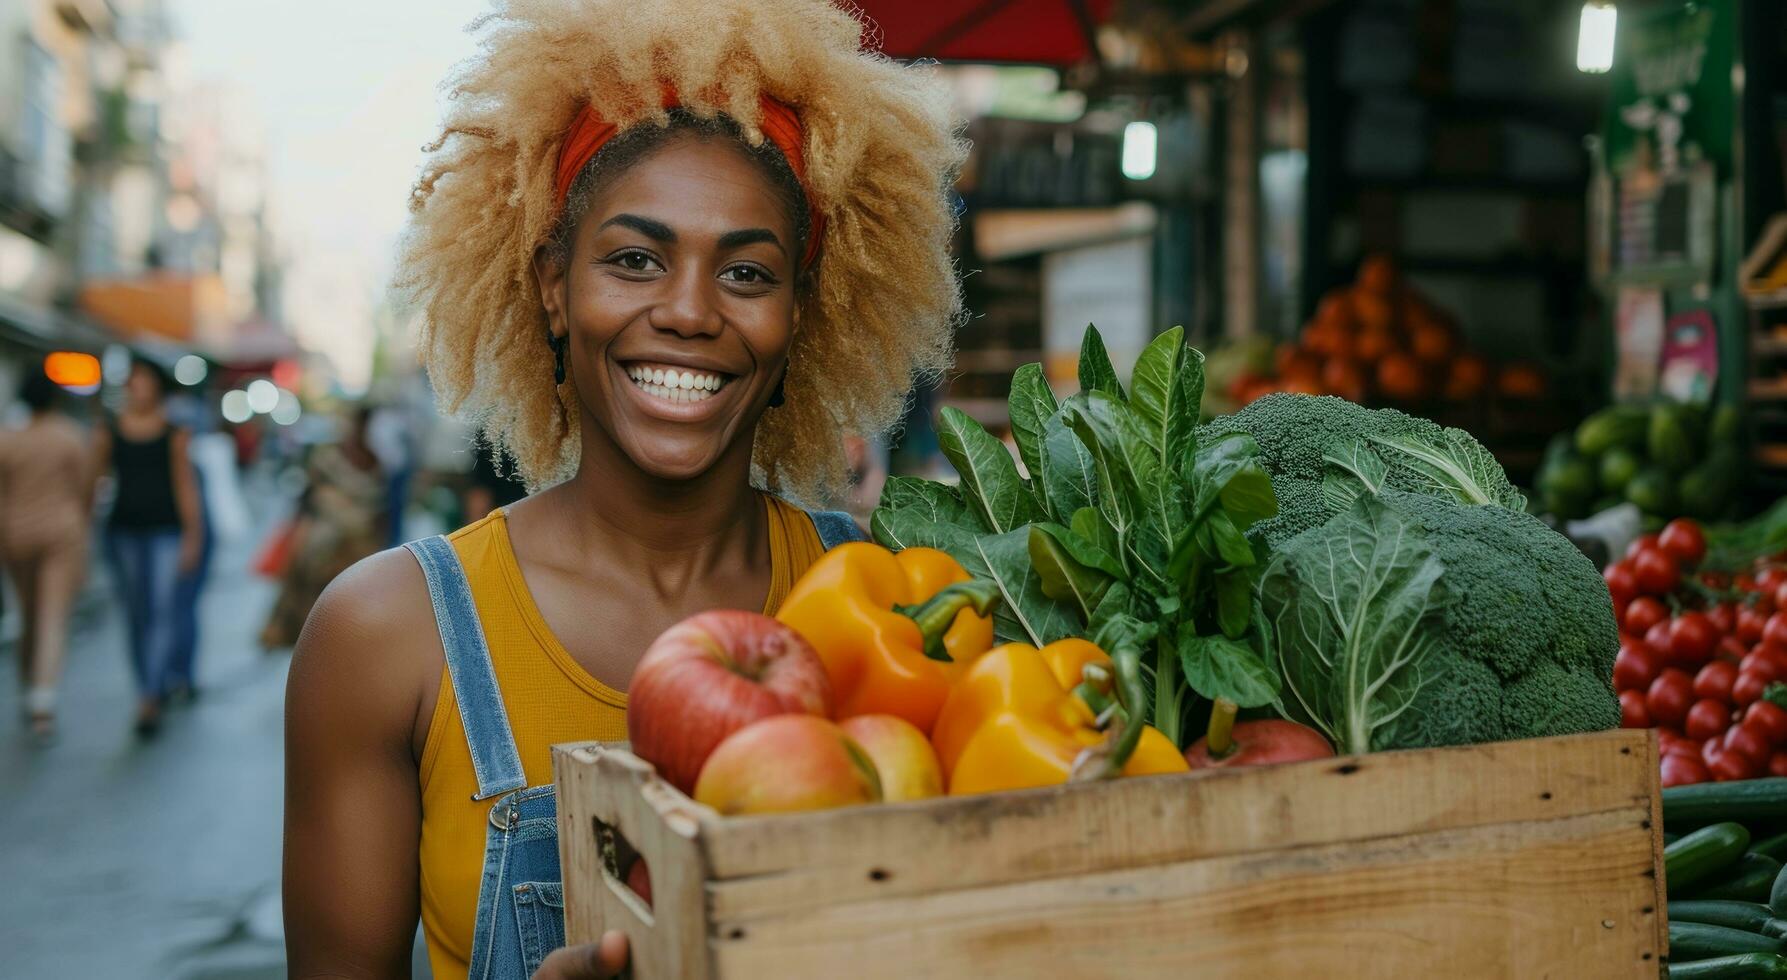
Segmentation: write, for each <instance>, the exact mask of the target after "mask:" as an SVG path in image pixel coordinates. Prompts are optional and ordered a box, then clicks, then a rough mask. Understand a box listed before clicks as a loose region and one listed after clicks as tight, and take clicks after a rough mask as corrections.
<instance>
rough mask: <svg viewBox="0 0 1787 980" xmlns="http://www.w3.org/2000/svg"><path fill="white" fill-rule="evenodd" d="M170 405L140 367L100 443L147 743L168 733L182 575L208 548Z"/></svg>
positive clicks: (156, 376)
mask: <svg viewBox="0 0 1787 980" xmlns="http://www.w3.org/2000/svg"><path fill="white" fill-rule="evenodd" d="M166 401H167V378H166V377H165V376H164V375H163V374H162V372H161V370H160V369H158V368H157V367H155V366H154V365H153V364H150V363H149V362H147V361H142V360H139V361H136V362H135V363H133V364H132V365H131V367H130V378H129V380H128V381H126V382H125V385H124V410H123V411H122V412H120V413H119V414H118V417H117V418H116V419H114V420H113V421H112V424H111V426H110V428H109V429H108V430H107V431H105V432H104V433H102V434H101V436H100V441H99V458H100V460H101V461H102V467H101V469H102V471H103V470H105V469H110V470H111V471H112V474H113V476H114V479H115V482H116V490H117V493H116V499H115V501H114V502H113V504H112V514H111V518H110V521H109V522H108V524H107V526H106V550H107V553H108V555H109V557H110V559H111V565H112V575H113V578H114V579H115V581H116V582H117V586H118V592H119V598H120V599H121V600H122V601H123V603H124V609H125V613H126V615H127V618H128V620H129V624H130V663H131V666H132V668H133V669H134V670H135V672H136V682H137V715H136V730H137V734H139V735H142V736H144V737H148V736H151V735H154V734H155V732H156V731H157V730H158V729H159V728H160V727H161V708H162V702H163V700H164V699H165V698H166V697H167V694H168V687H169V684H170V680H169V676H168V671H169V668H170V666H171V664H172V662H173V656H174V648H175V644H176V642H177V633H178V625H177V620H178V612H179V603H178V601H177V599H178V597H177V594H176V593H177V591H178V588H179V581H180V576H181V575H184V574H188V573H190V572H191V571H192V570H193V569H195V568H196V567H197V566H198V561H199V556H200V552H201V549H202V547H203V544H204V542H203V537H202V531H201V528H200V518H199V494H198V483H197V480H196V478H195V477H194V475H193V470H192V461H191V460H190V459H189V458H188V457H187V454H186V449H187V439H188V436H187V433H186V430H184V429H181V428H177V427H176V426H175V425H174V424H173V423H172V422H170V421H169V420H168V416H167V406H166Z"/></svg>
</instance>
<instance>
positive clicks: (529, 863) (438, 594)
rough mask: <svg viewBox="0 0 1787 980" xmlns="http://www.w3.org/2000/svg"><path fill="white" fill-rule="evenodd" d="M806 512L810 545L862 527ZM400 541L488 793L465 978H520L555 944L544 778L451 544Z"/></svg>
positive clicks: (846, 537) (558, 941)
mask: <svg viewBox="0 0 1787 980" xmlns="http://www.w3.org/2000/svg"><path fill="white" fill-rule="evenodd" d="M811 516H812V518H813V526H814V527H815V528H816V529H817V530H818V532H819V541H820V543H821V544H823V545H824V546H825V547H826V548H828V549H829V548H832V547H835V546H836V545H839V544H842V543H843V542H846V541H860V540H862V537H863V536H862V532H861V531H860V530H858V529H857V526H856V523H855V522H854V521H852V520H851V519H850V517H849V515H847V514H843V513H839V512H834V511H819V512H815V513H813V514H812V515H811ZM404 547H406V548H408V549H409V550H410V553H411V554H413V555H415V556H416V561H417V562H418V563H420V564H421V566H422V574H423V576H424V577H425V578H427V580H428V597H429V599H430V600H431V601H432V602H433V603H434V621H435V625H436V626H437V627H439V629H440V634H441V647H442V649H443V650H445V651H446V655H447V673H448V675H449V676H450V677H451V678H452V681H453V697H454V700H455V701H457V702H458V704H459V718H460V721H461V722H463V723H464V726H465V740H466V742H467V743H468V745H469V746H470V748H471V751H472V771H473V773H474V774H475V775H476V776H477V778H478V793H477V795H476V796H474V797H472V798H473V799H475V800H488V799H492V798H496V803H495V804H493V805H492V806H491V808H490V829H489V831H488V832H487V834H486V837H485V844H484V879H483V883H482V884H481V885H480V886H479V888H478V916H477V925H476V928H475V934H474V935H473V937H472V955H471V959H470V961H469V965H470V970H469V976H471V977H473V978H477V980H527V978H528V977H530V976H532V975H533V972H534V971H535V970H537V969H539V966H540V961H541V960H544V959H545V958H546V954H547V953H550V952H552V951H553V950H554V949H557V948H558V947H560V946H563V945H564V944H565V896H564V889H563V887H562V886H561V884H560V877H559V868H558V806H557V803H556V801H555V800H554V798H553V785H552V784H551V783H546V784H545V785H542V786H528V785H527V779H526V777H525V776H524V775H523V774H522V769H521V754H520V753H519V752H517V751H516V749H515V736H514V734H513V733H512V732H511V731H510V729H509V715H508V713H507V711H506V710H505V709H504V707H503V696H502V692H501V691H500V690H498V689H497V685H496V671H495V669H494V668H492V667H491V664H490V648H489V647H487V646H486V645H485V643H484V629H483V627H482V626H481V625H480V624H479V622H478V610H477V607H476V606H475V605H474V604H473V602H472V591H471V587H470V585H469V584H468V583H467V582H466V578H465V569H464V568H462V567H461V566H460V564H459V556H458V555H457V554H456V553H455V552H454V551H453V545H452V544H451V543H449V542H448V541H447V539H446V538H444V537H438V536H437V537H432V538H424V539H423V540H421V541H412V542H410V543H409V544H407V545H404Z"/></svg>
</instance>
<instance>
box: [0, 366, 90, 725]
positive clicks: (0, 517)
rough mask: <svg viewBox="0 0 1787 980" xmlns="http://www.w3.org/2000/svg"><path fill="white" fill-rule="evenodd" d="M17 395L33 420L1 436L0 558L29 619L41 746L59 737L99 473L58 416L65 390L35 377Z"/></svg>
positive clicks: (27, 679) (30, 715)
mask: <svg viewBox="0 0 1787 980" xmlns="http://www.w3.org/2000/svg"><path fill="white" fill-rule="evenodd" d="M19 394H20V397H21V399H22V400H23V401H24V403H25V406H26V407H27V408H28V409H30V411H31V418H30V421H29V422H27V423H26V424H25V427H24V428H22V429H17V430H14V431H10V432H7V433H5V435H4V436H3V437H0V557H4V559H5V565H6V574H7V576H8V577H9V578H11V579H12V587H13V589H14V591H16V592H17V593H18V597H19V612H20V616H21V618H22V619H23V621H24V632H23V633H22V634H21V636H20V639H19V647H18V652H19V689H20V690H21V691H23V692H24V694H25V703H24V708H25V719H26V723H27V724H28V725H29V726H30V729H31V735H32V737H33V738H35V739H37V740H38V741H39V742H43V741H47V740H48V739H49V738H50V737H51V736H52V735H54V734H55V730H56V682H57V680H58V678H59V677H60V676H61V673H62V655H63V653H64V652H65V651H66V650H67V649H68V618H69V614H70V612H71V611H72V610H73V607H74V599H75V595H76V594H77V593H78V592H79V591H80V587H81V581H82V580H83V579H84V578H85V577H86V571H87V542H88V537H89V531H90V524H91V523H92V515H93V484H94V476H95V474H94V472H93V468H92V455H91V453H92V450H91V449H90V447H89V446H88V440H87V437H86V434H85V433H84V432H83V431H82V429H81V427H80V426H79V425H77V424H76V423H75V422H74V420H72V419H70V418H69V417H68V416H66V415H64V414H62V413H61V412H60V411H59V409H60V407H61V401H62V395H63V392H62V388H61V387H60V386H59V385H57V384H56V383H55V382H54V381H51V380H50V379H49V378H48V377H46V376H45V375H44V374H43V372H42V371H36V372H33V373H32V374H31V375H30V376H29V377H27V378H26V379H25V383H24V385H23V387H22V389H21V391H20V392H19Z"/></svg>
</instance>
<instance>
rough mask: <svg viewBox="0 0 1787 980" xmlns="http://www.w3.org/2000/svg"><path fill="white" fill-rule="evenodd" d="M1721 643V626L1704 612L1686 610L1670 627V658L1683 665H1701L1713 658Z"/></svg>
mask: <svg viewBox="0 0 1787 980" xmlns="http://www.w3.org/2000/svg"><path fill="white" fill-rule="evenodd" d="M1718 645H1719V628H1718V627H1717V626H1715V625H1713V621H1712V619H1711V618H1709V617H1708V616H1707V615H1706V613H1703V612H1685V613H1682V614H1681V615H1680V616H1678V617H1676V620H1675V622H1674V623H1672V624H1670V627H1669V656H1670V659H1671V660H1672V661H1673V662H1675V663H1678V664H1681V665H1683V666H1695V667H1697V666H1699V665H1701V664H1703V663H1706V662H1707V661H1708V660H1711V659H1712V655H1713V650H1715V649H1717V648H1718Z"/></svg>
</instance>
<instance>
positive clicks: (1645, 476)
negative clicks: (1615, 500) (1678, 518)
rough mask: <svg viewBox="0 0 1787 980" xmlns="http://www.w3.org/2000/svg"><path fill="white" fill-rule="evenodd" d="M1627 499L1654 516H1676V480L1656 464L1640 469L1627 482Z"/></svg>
mask: <svg viewBox="0 0 1787 980" xmlns="http://www.w3.org/2000/svg"><path fill="white" fill-rule="evenodd" d="M1626 499H1627V500H1629V501H1631V502H1632V503H1634V504H1637V505H1638V509H1639V510H1641V511H1644V512H1645V513H1646V514H1649V515H1651V516H1653V517H1674V516H1675V481H1673V480H1671V479H1670V478H1669V474H1668V473H1667V472H1664V471H1663V470H1662V469H1660V468H1658V467H1655V466H1652V467H1649V468H1647V469H1643V470H1640V471H1639V472H1638V474H1637V475H1636V476H1634V477H1632V482H1630V483H1628V484H1626Z"/></svg>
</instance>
